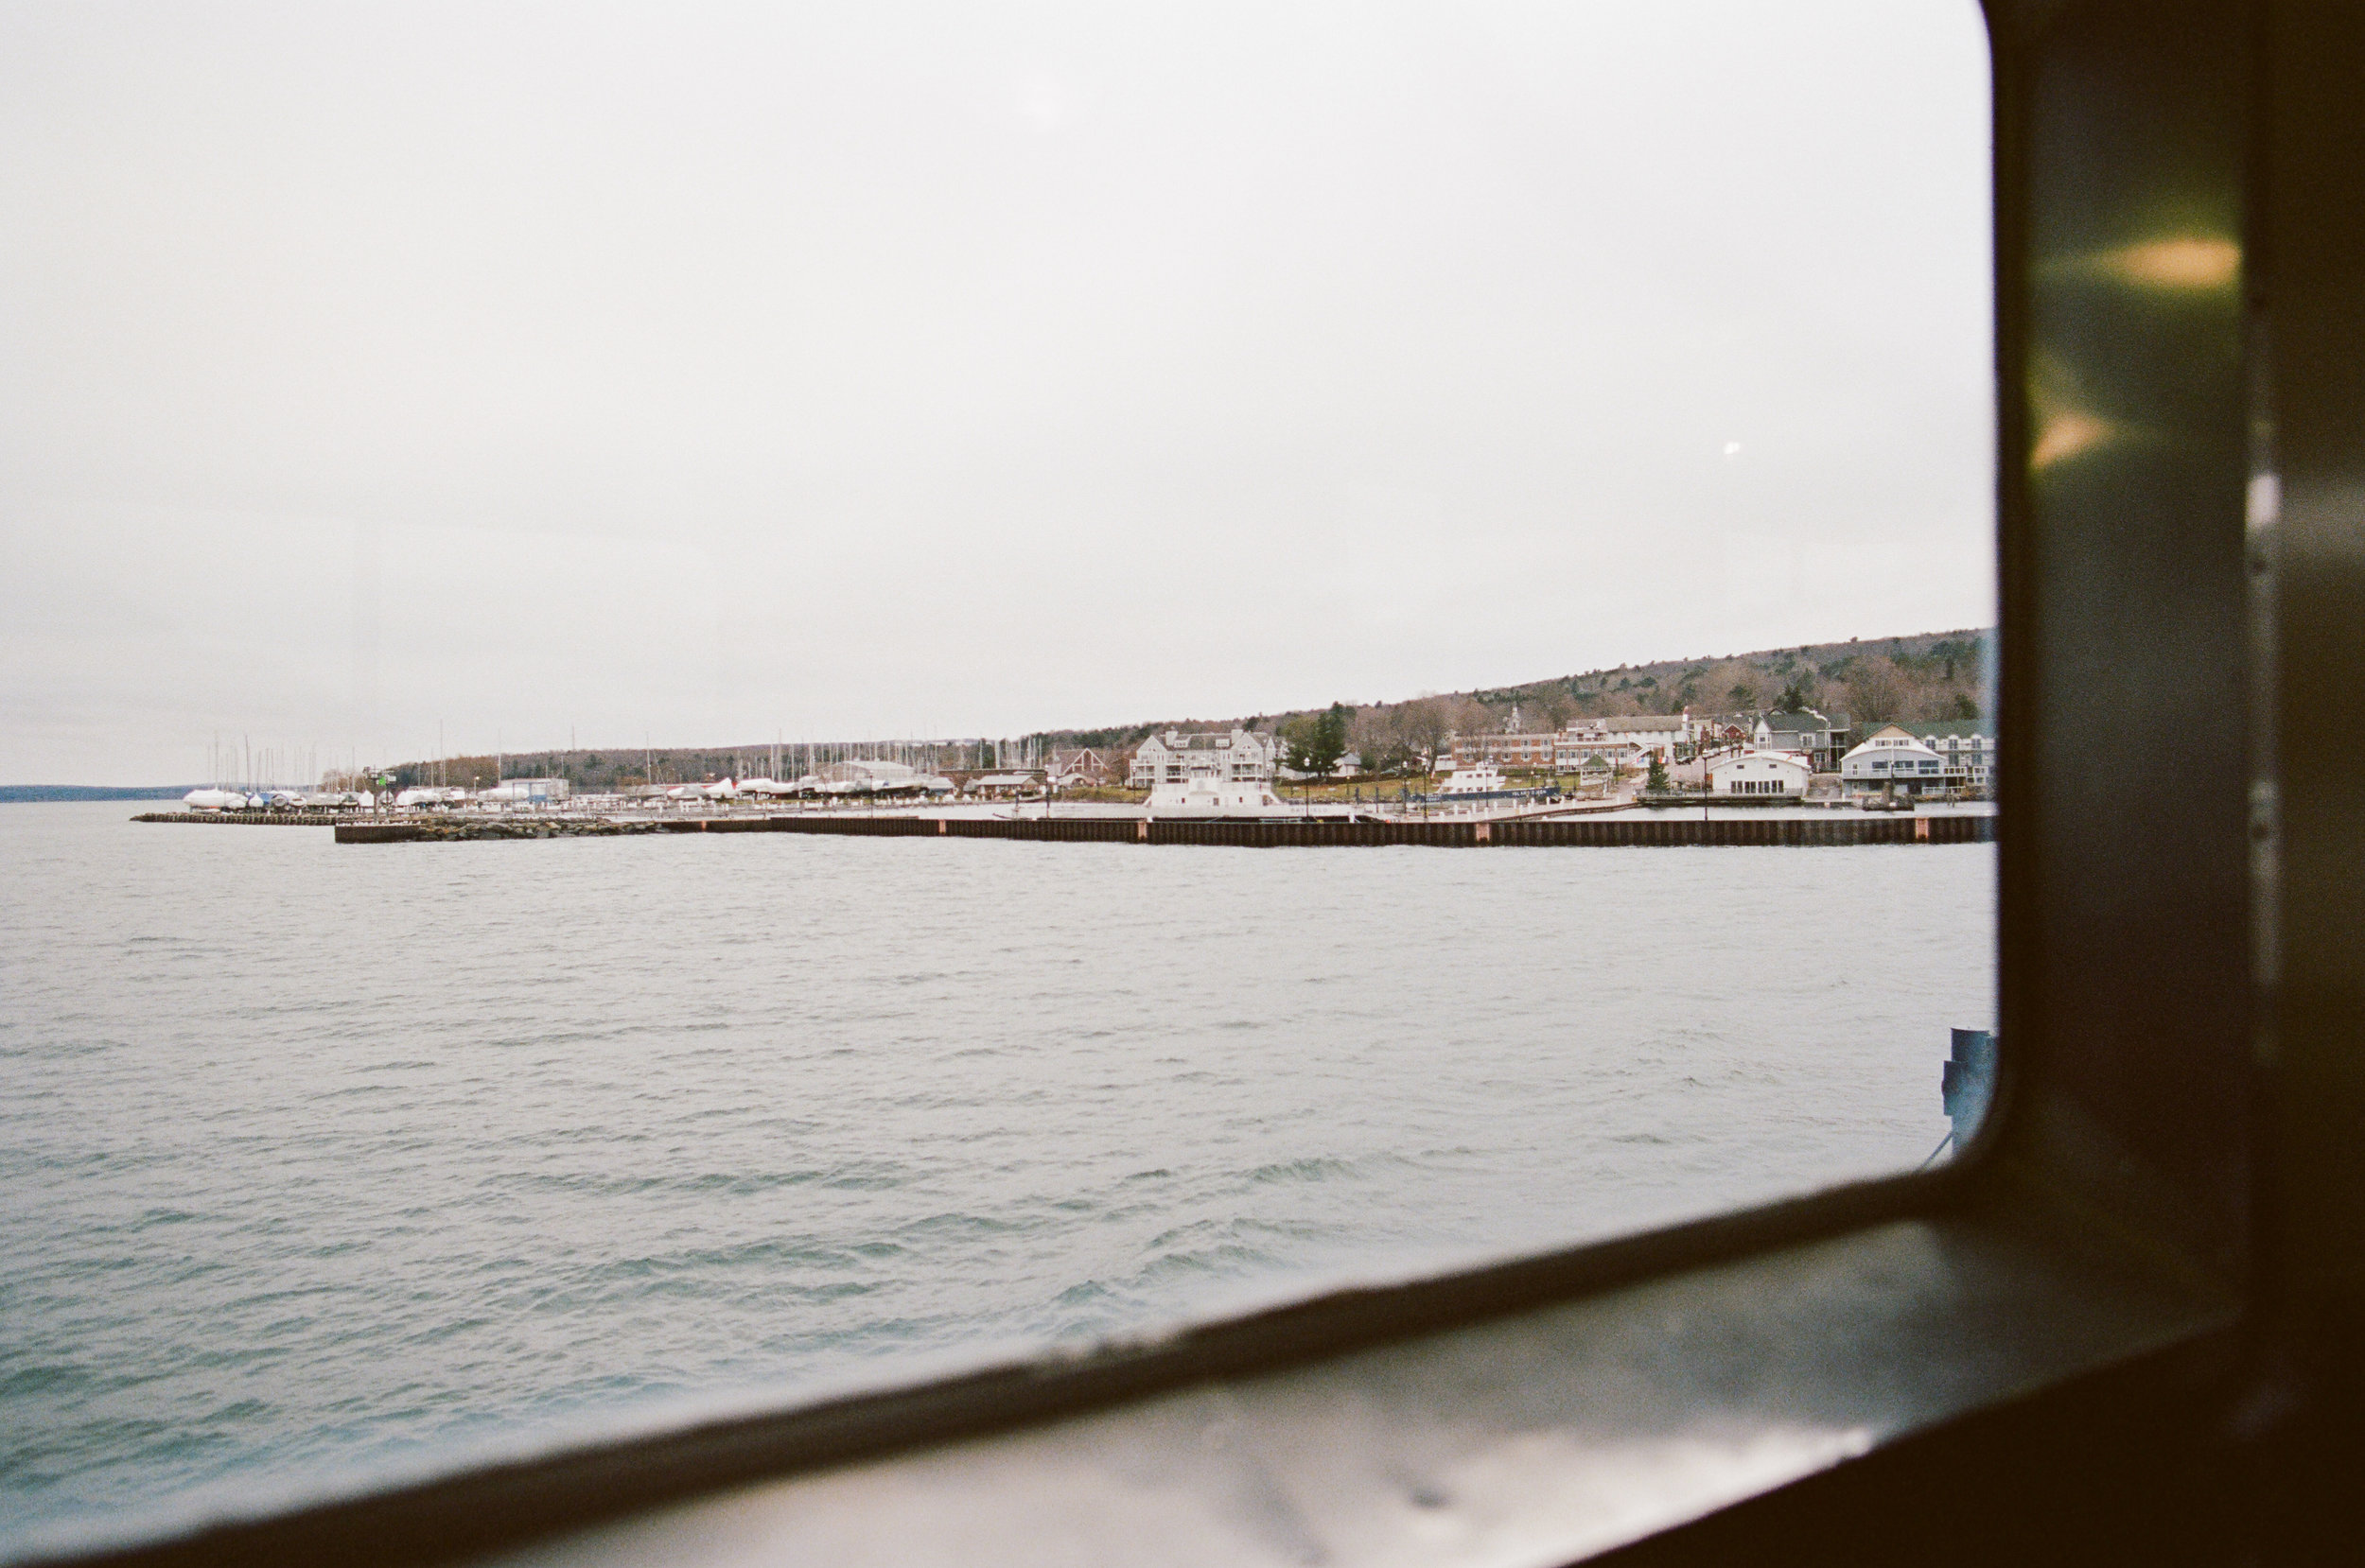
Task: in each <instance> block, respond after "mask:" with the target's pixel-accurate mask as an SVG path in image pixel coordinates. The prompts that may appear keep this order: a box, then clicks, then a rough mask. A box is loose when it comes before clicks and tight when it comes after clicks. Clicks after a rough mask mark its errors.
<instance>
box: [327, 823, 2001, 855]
mask: <svg viewBox="0 0 2365 1568" xmlns="http://www.w3.org/2000/svg"><path fill="white" fill-rule="evenodd" d="M1995 826H1996V818H1995V817H1993V816H1988V815H1980V816H1970V815H1964V816H1952V815H1950V816H1921V815H1915V816H1910V817H1908V816H1892V817H1879V818H1875V817H1842V816H1831V817H1825V818H1779V819H1773V820H1757V821H1735V820H1732V819H1729V818H1717V819H1708V820H1703V819H1700V818H1696V817H1693V818H1635V817H1620V818H1616V819H1610V820H1586V819H1584V818H1576V819H1565V818H1564V819H1551V818H1526V819H1519V818H1512V819H1495V820H1486V819H1482V818H1481V819H1478V820H1470V819H1463V820H1461V821H1454V822H1437V821H1423V820H1420V819H1417V818H1408V819H1404V820H1401V821H1358V822H1322V821H1311V822H1226V821H1223V820H1221V819H1215V820H1209V821H1200V822H1190V821H1174V820H1163V821H1162V820H1157V819H1152V818H1144V817H1130V818H1129V817H1068V818H1061V817H1053V818H1050V819H1048V820H1045V819H1043V818H1041V817H1028V818H1022V819H1009V818H1001V817H941V816H937V817H931V816H868V817H857V816H819V815H800V816H714V817H680V818H672V819H658V820H647V821H632V822H610V821H606V820H604V819H601V818H581V817H576V818H565V817H561V818H545V819H542V820H540V821H532V820H527V821H503V820H500V819H499V818H495V819H492V820H488V821H482V822H471V821H465V820H461V821H435V820H426V821H412V822H403V821H394V822H390V821H385V820H382V819H380V820H375V821H358V822H340V823H338V824H337V842H338V843H339V844H407V843H415V842H422V841H452V840H474V839H511V838H570V837H577V836H599V837H608V836H614V835H622V834H627V833H630V834H646V833H822V834H832V835H835V836H839V837H845V838H881V839H885V838H894V839H904V838H930V839H1016V840H1020V841H1023V842H1026V843H1037V844H1150V845H1160V844H1197V845H1230V846H1233V847H1236V848H1253V849H1345V848H1380V847H1387V846H1391V845H1420V846H1426V847H1429V848H1437V849H1476V848H1506V849H1509V848H1537V849H1543V848H1639V847H1669V848H1675V847H1683V846H1700V845H1716V846H1728V847H1810V846H1815V845H1865V844H1898V845H1904V844H1989V843H1992V842H1994V839H1995Z"/></svg>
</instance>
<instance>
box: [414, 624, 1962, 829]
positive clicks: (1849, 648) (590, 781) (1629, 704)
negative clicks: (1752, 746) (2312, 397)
mask: <svg viewBox="0 0 2365 1568" xmlns="http://www.w3.org/2000/svg"><path fill="white" fill-rule="evenodd" d="M1993 638H1994V634H1993V633H1992V632H1989V631H1985V630H1976V629H1974V630H1969V631H1957V632H1924V633H1920V634H1918V635H1917V636H1904V637H1883V638H1873V639H1852V638H1851V639H1850V640H1848V641H1847V642H1822V643H1808V644H1804V645H1802V646H1799V647H1796V648H1771V649H1767V650H1765V651H1763V652H1761V653H1735V654H1731V655H1728V656H1726V657H1722V658H1696V659H1662V660H1660V661H1659V662H1658V663H1656V664H1621V665H1620V666H1618V667H1617V668H1616V669H1614V670H1587V671H1582V672H1580V673H1577V674H1573V675H1556V676H1553V677H1550V679H1546V680H1538V681H1530V682H1528V683H1526V684H1525V685H1522V686H1505V687H1495V688H1487V689H1482V690H1475V691H1449V692H1441V693H1434V694H1428V695H1423V696H1419V697H1414V698H1410V699H1407V700H1406V701H1403V702H1398V703H1368V704H1358V703H1356V702H1354V701H1352V699H1351V694H1345V693H1341V694H1340V701H1341V703H1342V705H1343V706H1346V707H1348V708H1350V709H1351V710H1352V711H1351V712H1350V713H1349V714H1348V715H1347V716H1346V717H1347V740H1348V744H1349V745H1351V746H1353V747H1354V748H1355V749H1356V750H1358V752H1360V753H1361V754H1362V756H1363V757H1364V758H1365V759H1366V761H1367V762H1369V763H1372V764H1374V765H1376V766H1378V767H1382V768H1386V767H1389V766H1392V765H1393V766H1400V765H1402V764H1403V763H1404V762H1405V760H1406V759H1407V758H1410V756H1412V755H1415V754H1422V755H1426V754H1431V753H1433V752H1434V750H1435V748H1436V745H1437V743H1438V741H1439V740H1441V739H1442V738H1443V736H1444V735H1445V733H1446V732H1448V731H1454V730H1459V731H1463V732H1464V733H1467V732H1469V731H1472V730H1479V729H1500V728H1502V727H1503V726H1504V725H1505V724H1507V723H1509V722H1510V720H1511V717H1512V708H1513V706H1517V708H1518V717H1519V722H1520V724H1521V726H1522V727H1524V728H1528V729H1537V730H1543V729H1558V728H1560V727H1561V726H1562V725H1564V724H1566V723H1568V722H1569V721H1570V720H1571V719H1577V718H1585V717H1591V716H1593V715H1597V714H1602V715H1607V714H1629V713H1676V712H1680V711H1682V710H1683V709H1684V708H1685V707H1690V708H1691V710H1692V711H1693V712H1694V713H1700V714H1710V713H1715V714H1737V713H1754V712H1757V711H1759V710H1761V709H1765V708H1774V707H1795V706H1802V705H1803V706H1809V707H1814V708H1819V709H1821V710H1822V711H1824V712H1826V713H1831V714H1834V715H1838V714H1846V715H1847V716H1848V719H1849V720H1850V722H1852V723H1854V724H1855V725H1856V727H1857V728H1858V730H1859V731H1862V730H1864V729H1866V728H1867V727H1869V726H1870V725H1872V724H1877V723H1884V722H1886V721H1888V720H1892V719H1907V720H1913V719H1952V718H1977V717H1980V716H1981V715H1982V714H1983V713H1984V712H1985V710H1986V705H1987V702H1988V698H1987V696H1986V694H1985V692H1984V690H1983V688H1982V684H1981V673H1982V672H1981V666H1982V664H1983V662H1984V660H1985V657H1986V653H1987V651H1988V648H1989V647H1990V646H1991V644H1992V642H1993ZM1328 706H1330V705H1329V704H1327V703H1325V704H1324V705H1323V707H1325V708H1326V707H1328ZM1319 711H1322V710H1321V709H1299V710H1297V711H1296V712H1292V713H1235V714H1207V715H1200V716H1196V717H1185V716H1176V717H1174V718H1169V719H1157V720H1143V721H1140V722H1138V723H1130V724H1123V725H1113V726H1110V727H1106V728H1101V729H1065V730H1048V731H1043V732H1041V733H1039V734H1037V735H1035V736H1031V737H1024V738H1020V744H1019V745H1017V746H1012V745H1009V744H1008V743H1007V742H1006V743H1004V744H1002V745H999V746H984V745H978V744H974V743H959V744H954V745H947V746H936V747H920V748H917V749H915V750H912V751H910V752H909V753H908V755H909V758H910V760H912V761H914V762H917V763H920V764H921V765H924V766H930V767H935V768H940V769H949V770H964V769H972V768H980V767H996V766H1001V767H1007V766H1010V765H1012V764H1013V763H1014V762H1015V761H1017V760H1019V759H1020V758H1022V757H1024V756H1025V754H1026V753H1027V752H1028V751H1030V750H1031V751H1032V752H1033V753H1034V754H1036V755H1040V754H1041V753H1042V751H1043V750H1046V749H1055V748H1056V749H1067V748H1072V747H1076V746H1093V747H1096V748H1098V749H1100V750H1102V751H1104V752H1111V753H1117V754H1122V753H1125V752H1129V751H1130V750H1131V749H1132V748H1133V747H1134V746H1136V745H1138V744H1140V743H1141V741H1142V740H1143V739H1144V738H1146V737H1147V736H1149V735H1151V734H1153V733H1155V732H1157V731H1160V730H1164V729H1168V728H1176V729H1222V728H1228V727H1229V726H1231V725H1233V724H1244V725H1246V726H1248V727H1249V728H1252V729H1260V730H1270V729H1272V728H1275V727H1276V726H1278V725H1280V724H1283V723H1288V722H1290V721H1292V720H1296V719H1302V718H1305V717H1307V716H1309V715H1310V714H1312V713H1315V712H1319ZM1030 741H1031V742H1032V745H1031V747H1030V746H1028V745H1027V744H1026V742H1030ZM835 744H836V745H837V747H838V748H839V754H840V755H845V754H846V753H847V752H851V753H853V754H854V755H872V754H874V753H875V754H876V755H880V756H894V755H902V754H899V753H898V752H896V751H895V750H893V749H890V748H887V747H885V746H880V747H872V746H869V745H867V744H866V743H865V742H864V741H863V740H861V738H858V737H857V738H850V740H847V741H842V742H837V743H835ZM770 751H771V747H770V745H769V744H768V743H766V742H763V741H755V742H751V743H749V744H745V745H735V746H700V747H695V748H690V747H670V748H657V749H654V750H651V751H645V752H644V751H643V750H642V749H640V748H639V747H633V748H629V749H625V750H619V751H607V750H603V749H593V748H585V749H583V750H579V751H571V752H568V751H550V752H533V753H525V754H513V755H511V756H510V757H508V758H492V757H455V758H446V759H445V760H444V761H443V762H442V763H440V764H437V763H429V762H423V761H422V762H406V763H403V764H401V765H399V766H397V767H395V768H394V769H391V770H389V773H390V775H391V776H392V777H393V778H394V781H395V782H396V783H397V784H399V785H410V784H415V783H431V782H445V783H451V784H463V785H471V786H482V785H484V784H489V783H491V782H492V781H493V779H494V777H495V776H496V775H497V774H498V775H501V776H507V777H517V776H519V775H536V774H554V775H562V776H564V777H566V778H568V779H569V780H571V781H572V782H573V784H574V786H575V788H577V789H579V790H607V789H616V788H619V787H622V786H628V785H634V784H639V783H641V782H643V781H644V779H646V778H647V776H648V775H655V781H656V782H658V783H675V782H681V781H684V780H694V779H702V778H720V777H722V776H724V775H735V776H745V775H748V774H751V773H760V772H762V770H763V769H764V768H765V767H766V766H767V765H768V763H769V754H770ZM782 762H783V771H784V772H786V773H788V774H789V775H791V776H795V775H797V773H800V772H801V771H802V770H803V761H802V758H800V757H799V756H798V755H797V750H796V748H791V750H790V754H789V756H788V757H786V758H783V759H782Z"/></svg>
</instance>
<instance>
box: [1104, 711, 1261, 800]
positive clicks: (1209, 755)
mask: <svg viewBox="0 0 2365 1568" xmlns="http://www.w3.org/2000/svg"><path fill="white" fill-rule="evenodd" d="M1280 762H1281V742H1280V740H1279V738H1277V737H1275V736H1270V735H1259V734H1257V733H1256V732H1255V731H1253V730H1246V729H1241V728H1239V727H1238V726H1236V725H1235V726H1234V727H1233V728H1232V729H1231V730H1230V731H1228V732H1227V731H1223V730H1200V731H1195V732H1192V733H1188V734H1186V733H1184V732H1183V731H1182V730H1179V729H1170V730H1167V731H1166V732H1165V734H1164V735H1153V736H1151V737H1150V738H1149V739H1148V740H1144V741H1143V742H1142V743H1141V746H1140V748H1139V749H1138V750H1136V751H1135V752H1134V753H1133V766H1132V767H1131V768H1130V770H1129V771H1128V772H1127V774H1126V780H1125V781H1126V782H1127V783H1128V784H1130V785H1131V786H1132V787H1133V788H1135V789H1137V790H1147V789H1155V788H1156V787H1158V786H1159V785H1162V784H1185V783H1188V782H1189V781H1191V780H1192V779H1194V778H1199V779H1203V780H1214V781H1218V782H1220V783H1223V784H1227V785H1231V784H1241V785H1246V784H1268V785H1269V784H1270V783H1271V782H1272V780H1273V774H1274V770H1275V769H1276V768H1277V767H1278V766H1279V765H1280Z"/></svg>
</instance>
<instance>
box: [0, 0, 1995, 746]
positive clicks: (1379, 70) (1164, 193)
mask: <svg viewBox="0 0 2365 1568" xmlns="http://www.w3.org/2000/svg"><path fill="white" fill-rule="evenodd" d="M1987 94H1988V61H1987V45H1986V40H1985V37H1984V34H1983V31H1982V29H1981V25H1980V23H1979V20H1978V16H1977V10H1976V7H1975V6H1974V5H1973V4H1972V3H1971V0H1803V3H1796V4H1782V5H1774V4H1769V3H1765V0H1745V3H1744V0H1725V3H1716V0H1655V3H1653V4H1650V5H1635V4H1633V3H1631V0H1617V3H1604V0H1550V3H1545V4H1527V3H1510V0H1453V3H1451V4H1444V3H1437V0H1431V3H1427V4H1411V5H1407V4H1389V3H1375V0H1336V3H1332V0H1325V3H1293V0H1257V3H1255V4H1228V3H1224V0H1189V3H1187V4H1179V3H1178V4H1154V3H1141V4H1121V5H1112V4H1110V3H1109V0H1089V3H1081V4H1007V3H993V0H955V3H949V4H938V3H924V4H923V3H912V0H864V3H862V4H851V3H846V4H837V5H829V6H797V5H789V4H762V5H749V6H727V5H711V4H695V3H675V4H669V5H666V6H662V7H657V6H646V5H642V6H631V7H624V6H613V7H610V6H601V5H593V4H580V3H570V4H566V5H550V6H538V5H514V4H501V3H484V0H471V3H468V4H460V5H445V4H433V3H424V4H422V3H405V4H402V5H399V6H394V5H369V4H361V5H340V6H320V5H316V4H301V5H289V6H273V5H264V4H239V5H228V6H225V5H217V4H206V3H201V0H197V3H192V0H171V3H168V4H108V3H103V0H75V3H70V4H35V3H26V0H0V782H11V783H90V784H105V783H118V784H122V783H160V782H183V781H198V780H200V779H201V777H202V776H203V775H204V774H205V771H206V769H207V767H208V756H209V752H210V748H211V747H212V746H213V745H214V743H215V741H216V739H217V737H219V738H220V739H221V740H225V741H228V742H229V743H231V744H232V745H234V746H235V745H236V743H237V742H238V740H239V738H241V737H244V738H245V739H246V740H247V743H249V744H252V745H256V746H260V745H266V744H268V745H272V746H277V747H281V748H284V749H288V750H295V749H299V748H304V749H307V750H308V751H310V752H311V753H312V754H313V755H317V756H318V757H319V758H322V759H323V760H324V762H325V761H326V760H327V759H329V758H336V759H337V760H339V761H341V762H342V760H343V759H345V758H348V757H351V758H358V759H359V760H361V761H364V762H371V761H376V762H380V763H383V762H391V761H394V760H399V759H404V758H416V757H421V756H426V755H429V754H431V753H432V752H434V751H435V750H436V748H437V746H438V739H437V738H438V736H439V734H440V735H441V736H442V738H443V740H442V742H441V743H442V745H443V746H444V748H445V749H447V750H449V751H451V752H455V753H463V752H486V751H491V750H494V749H496V748H497V747H498V748H500V749H505V750H509V751H530V750H537V749H543V748H549V747H555V746H561V745H566V744H568V743H569V741H570V740H575V741H577V742H579V743H581V744H583V745H586V746H599V745H606V746H614V747H620V748H621V747H627V746H639V745H640V744H642V743H643V742H644V741H652V742H654V743H656V744H658V745H668V744H672V745H685V746H686V745H701V744H714V745H727V744H744V743H749V742H755V741H761V740H770V739H772V738H774V737H776V736H780V737H785V738H787V739H789V740H797V739H853V738H864V737H885V736H908V735H930V736H972V735H996V736H998V735H1014V734H1020V733H1025V732H1027V731H1031V730H1036V729H1042V728H1048V727H1065V726H1090V725H1099V724H1112V723H1129V722H1133V721H1147V720H1152V719H1167V718H1175V717H1181V716H1188V715H1204V716H1208V717H1228V716H1233V715H1239V714H1248V713H1257V712H1270V711H1274V710H1278V709H1284V708H1290V707H1303V706H1314V705H1318V704H1324V703H1329V702H1332V701H1347V702H1357V703H1360V702H1373V701H1387V700H1395V699H1400V698H1403V697H1406V696H1410V695H1411V694H1413V693H1414V692H1416V691H1420V690H1451V689H1457V688H1468V687H1472V686H1488V685H1498V684H1508V683H1512V682H1517V681H1526V680H1533V679H1540V678H1543V677H1547V676H1550V675H1555V674H1563V673H1568V672H1570V671H1578V670H1584V669H1590V668H1594V667H1602V666H1613V665H1617V664H1620V663H1625V662H1640V661H1644V660H1652V659H1659V658H1674V657H1694V656H1703V655H1721V654H1726V653H1740V652H1743V651H1746V650H1751V649H1757V648H1765V647H1775V646H1781V645H1788V644H1797V643H1804V642H1810V641H1822V640H1830V639H1837V638H1845V637H1848V636H1888V635H1896V634H1903V633H1910V632H1917V631H1925V630H1942V629H1950V628H1956V627H1968V626H1982V625H1987V624H1989V623H1991V622H1992V620H1993V618H1994V613H1995V612H1994V600H1995V574H1994V562H1993V550H1994V545H1993V532H1994V529H1993V500H1992V496H1993V479H1992V471H1993V388H1992V377H1993V370H1992V350H1991V343H1992V336H1991V322H1992V300H1991V279H1990V270H1989V240H1988V195H1989V185H1988V149H1989V143H1988V102H1987ZM294 781H295V780H285V782H294Z"/></svg>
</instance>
